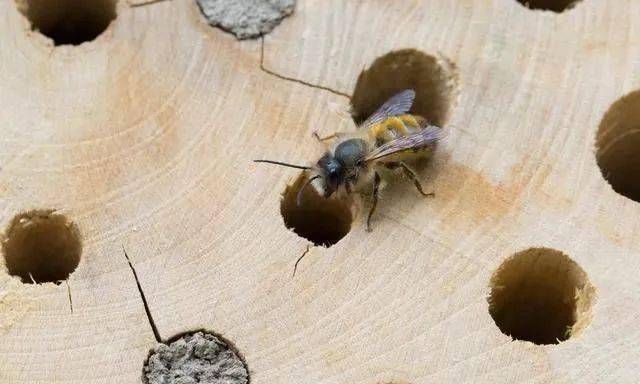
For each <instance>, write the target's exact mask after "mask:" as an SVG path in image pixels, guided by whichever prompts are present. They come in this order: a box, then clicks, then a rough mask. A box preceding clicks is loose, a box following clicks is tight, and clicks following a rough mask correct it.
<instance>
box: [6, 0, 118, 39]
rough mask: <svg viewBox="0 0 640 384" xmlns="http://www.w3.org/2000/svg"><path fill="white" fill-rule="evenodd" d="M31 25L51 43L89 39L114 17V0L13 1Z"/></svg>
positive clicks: (105, 27) (106, 25)
mask: <svg viewBox="0 0 640 384" xmlns="http://www.w3.org/2000/svg"><path fill="white" fill-rule="evenodd" d="M16 2H17V4H18V9H20V11H21V12H22V13H23V14H24V15H25V16H26V17H27V19H29V21H30V22H31V28H32V29H33V30H34V31H38V32H40V33H42V34H43V35H45V36H47V37H49V38H51V40H53V43H54V44H55V45H67V44H68V45H79V44H82V43H84V42H87V41H92V40H94V39H95V38H96V37H98V36H100V34H101V33H102V32H104V31H105V30H106V29H107V27H108V26H109V24H111V22H112V21H113V20H114V19H115V18H116V3H117V0H16Z"/></svg>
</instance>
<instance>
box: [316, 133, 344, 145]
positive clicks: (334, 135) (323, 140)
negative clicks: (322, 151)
mask: <svg viewBox="0 0 640 384" xmlns="http://www.w3.org/2000/svg"><path fill="white" fill-rule="evenodd" d="M312 135H313V137H315V138H316V140H318V141H319V142H321V143H324V142H325V141H327V140H331V139H337V138H339V137H340V136H342V133H341V132H334V133H332V134H330V135H329V136H325V137H320V135H318V132H316V131H314V132H313V133H312Z"/></svg>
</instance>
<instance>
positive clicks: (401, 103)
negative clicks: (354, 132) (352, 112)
mask: <svg viewBox="0 0 640 384" xmlns="http://www.w3.org/2000/svg"><path fill="white" fill-rule="evenodd" d="M415 98H416V92H415V91H414V90H413V89H405V90H404V91H402V92H400V93H398V94H396V95H395V96H392V97H391V98H390V99H389V100H387V102H386V103H384V104H382V106H381V107H380V108H378V110H377V111H375V112H374V113H373V114H372V115H371V116H369V118H368V119H367V120H365V121H364V122H363V123H362V124H361V125H360V128H368V127H371V126H372V125H375V124H378V123H380V122H383V121H385V120H386V119H388V118H389V117H392V116H398V115H402V114H405V113H407V112H409V109H411V106H412V105H413V100H414V99H415Z"/></svg>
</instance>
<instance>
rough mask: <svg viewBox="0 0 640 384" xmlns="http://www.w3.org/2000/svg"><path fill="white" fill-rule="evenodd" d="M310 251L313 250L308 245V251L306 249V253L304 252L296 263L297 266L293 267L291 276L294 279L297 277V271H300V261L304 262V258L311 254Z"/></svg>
mask: <svg viewBox="0 0 640 384" xmlns="http://www.w3.org/2000/svg"><path fill="white" fill-rule="evenodd" d="M309 250H311V245H309V244H307V249H305V250H304V252H302V255H301V256H300V257H299V258H298V260H297V261H296V264H295V265H294V266H293V275H292V276H291V277H292V278H294V277H296V270H298V263H299V262H300V260H302V258H303V257H305V256H306V255H307V253H309Z"/></svg>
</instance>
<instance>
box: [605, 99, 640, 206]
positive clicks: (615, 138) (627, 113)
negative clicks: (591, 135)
mask: <svg viewBox="0 0 640 384" xmlns="http://www.w3.org/2000/svg"><path fill="white" fill-rule="evenodd" d="M639 153H640V91H636V92H633V93H631V94H629V95H627V96H625V97H623V98H621V99H620V100H618V101H616V102H615V103H614V104H613V105H612V106H611V108H609V111H608V112H607V113H606V114H605V115H604V118H603V119H602V121H601V122H600V127H599V128H598V133H597V135H596V160H597V162H598V166H599V167H600V171H601V172H602V176H604V178H605V179H606V180H607V181H608V182H609V184H611V187H612V188H613V189H614V190H615V191H616V192H618V193H619V194H621V195H623V196H626V197H628V198H629V199H631V200H634V201H638V202H640V156H639V155H638V154H639Z"/></svg>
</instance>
